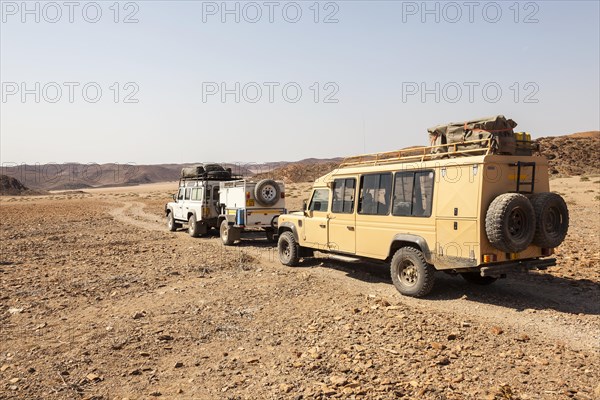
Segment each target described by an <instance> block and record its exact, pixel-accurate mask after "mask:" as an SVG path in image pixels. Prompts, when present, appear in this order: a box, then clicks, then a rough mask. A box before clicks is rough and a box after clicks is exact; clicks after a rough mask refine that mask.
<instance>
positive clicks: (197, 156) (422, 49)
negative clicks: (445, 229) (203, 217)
mask: <svg viewBox="0 0 600 400" xmlns="http://www.w3.org/2000/svg"><path fill="white" fill-rule="evenodd" d="M88 3H89V2H81V3H79V7H78V8H75V9H74V14H73V18H74V22H73V23H70V22H69V15H68V11H69V10H68V9H67V8H66V7H64V6H61V7H62V9H61V12H62V17H61V19H59V20H58V22H56V23H51V22H49V20H52V19H54V18H55V16H56V10H55V9H52V7H50V6H47V5H46V4H47V3H44V2H40V3H38V4H39V5H38V7H39V10H40V11H39V17H40V22H39V23H36V22H35V21H34V18H35V15H34V14H25V15H23V13H22V9H21V2H20V1H19V2H6V1H2V24H1V29H0V34H1V38H0V45H1V51H0V79H1V81H2V85H3V87H2V89H3V93H2V95H3V98H2V103H1V105H0V106H1V110H0V111H1V116H0V117H1V118H0V119H1V122H0V129H1V150H0V158H1V161H2V162H3V163H7V162H16V163H21V162H28V163H35V162H39V163H46V162H57V163H62V162H68V161H77V162H120V163H125V162H135V163H168V162H196V161H206V160H212V161H246V162H250V161H255V162H261V161H279V160H298V159H302V158H307V157H334V156H344V155H351V154H357V153H362V152H364V151H366V152H373V151H385V150H393V149H397V148H401V147H405V146H412V145H425V144H426V143H427V132H426V129H427V128H428V127H430V126H432V125H436V124H439V123H445V122H450V121H460V120H464V119H469V118H474V117H480V116H487V115H492V114H504V115H506V116H508V117H511V118H513V119H514V120H516V121H517V122H518V123H519V128H520V129H522V130H526V131H529V132H531V133H532V134H533V136H534V137H539V136H547V135H560V134H566V133H572V132H576V131H584V130H597V129H599V128H600V116H599V112H600V111H599V110H600V99H599V98H600V94H599V93H600V82H599V76H600V55H599V49H600V43H599V40H600V39H599V38H600V32H599V20H600V11H599V2H598V1H583V2H572V1H570V2H566V1H565V2H562V1H539V2H519V3H517V6H516V7H515V2H514V1H509V2H497V3H493V4H492V2H477V6H476V7H475V8H474V13H473V19H474V21H473V22H470V21H469V15H468V13H469V9H468V8H467V7H465V6H464V5H463V4H464V2H457V3H454V4H458V5H459V6H460V7H461V8H460V10H461V12H462V16H461V17H460V18H458V21H457V22H455V23H451V22H450V20H452V19H456V18H457V17H456V16H457V14H456V8H452V7H451V6H448V5H446V4H447V3H444V2H439V3H435V2H430V3H428V4H427V7H429V8H430V9H434V7H436V4H437V7H438V10H439V11H438V12H437V16H439V18H440V22H436V21H435V17H436V15H435V14H427V15H424V17H426V20H425V22H422V20H421V17H422V15H421V11H422V8H421V7H422V2H393V1H387V2H384V1H372V2H366V1H338V2H329V3H328V2H321V3H319V4H318V7H319V9H320V13H319V21H320V22H319V23H315V22H314V20H313V19H314V17H315V14H314V9H315V7H314V2H313V1H307V2H297V3H294V4H290V3H291V2H275V3H276V4H277V5H276V7H275V8H274V14H273V17H274V22H273V23H271V22H269V16H268V11H269V9H268V7H267V6H264V2H263V1H259V2H257V3H254V4H258V5H259V6H260V7H261V10H262V12H263V15H262V17H261V19H260V20H258V22H256V23H250V22H248V21H246V20H245V19H244V17H246V18H247V19H252V18H254V15H255V14H254V12H255V10H254V9H252V7H251V6H247V5H246V4H247V2H239V3H238V4H239V5H238V7H239V10H240V12H239V15H240V22H239V23H236V22H235V21H234V17H235V15H233V14H232V15H225V17H226V18H227V20H226V21H225V22H224V23H223V22H222V21H221V14H220V13H219V12H217V14H216V15H212V14H209V13H208V12H209V11H211V10H214V9H215V8H214V7H217V8H219V9H220V8H221V6H222V2H216V3H213V2H200V1H174V2H163V1H137V2H130V3H132V4H133V5H127V4H128V3H127V2H122V3H119V9H120V13H119V21H120V22H118V23H115V22H114V21H113V18H114V17H115V15H114V11H113V10H114V6H113V4H114V2H113V1H108V2H98V4H99V5H100V9H101V10H102V16H101V17H100V20H99V22H97V23H90V22H87V21H86V20H85V19H84V18H83V14H82V13H83V11H82V8H83V7H84V6H85V5H86V4H88ZM330 3H331V4H330ZM35 4H36V2H29V3H28V6H29V7H30V8H31V9H34V7H35ZM58 4H59V5H61V4H62V2H58ZM296 4H298V5H299V8H300V9H301V10H302V16H301V17H300V20H299V22H297V23H291V22H287V21H286V20H285V19H284V14H283V7H287V8H286V9H287V14H285V17H286V18H288V19H292V18H294V16H295V12H294V11H295V7H296ZM235 5H236V2H229V3H228V7H230V8H233V7H235ZM496 5H499V8H500V9H501V11H502V15H501V16H500V17H499V21H498V22H496V23H492V22H489V21H491V20H493V19H494V18H496V15H495V11H496V8H497V7H496ZM244 6H245V7H246V8H244ZM15 7H17V8H18V9H15ZM44 7H46V8H44ZM110 7H113V9H111V8H110ZM135 7H137V11H136V8H135ZM311 7H312V8H311ZM484 9H485V10H486V13H484V11H483V10H484ZM516 9H518V10H519V14H518V16H516V15H515V10H516ZM203 10H204V14H203ZM244 10H245V11H246V14H244ZM134 11H136V12H135V15H134V18H136V19H138V20H139V22H137V23H129V24H126V23H123V22H121V21H122V19H123V18H124V16H125V15H126V14H129V13H131V12H134ZM218 11H220V10H218ZM332 12H333V13H334V14H335V15H334V18H335V19H337V20H338V22H337V23H323V19H324V18H325V16H326V15H327V14H330V13H332ZM86 17H88V18H89V19H93V18H94V17H95V13H94V8H93V7H91V6H88V8H87V14H86ZM22 18H25V22H22ZM203 18H204V19H205V20H206V22H204V21H203ZM515 18H517V20H518V22H515ZM526 19H528V20H531V21H530V23H525V21H524V20H526ZM535 20H537V22H535ZM36 82H39V83H40V90H39V94H40V96H41V98H40V102H39V103H36V102H35V98H34V97H35V95H34V94H29V95H26V96H25V101H24V102H23V101H22V98H21V94H22V93H21V89H22V87H21V84H22V83H24V84H25V86H26V87H27V88H29V89H33V91H35V89H34V88H35V83H36ZM51 82H57V83H58V84H59V85H60V86H61V88H62V97H61V99H60V100H58V101H57V102H56V103H51V102H50V101H48V100H52V98H53V97H54V96H55V94H54V93H55V92H54V90H55V89H53V87H52V85H50V86H47V90H48V91H47V92H46V93H45V95H44V93H43V89H42V88H43V86H44V85H47V84H48V83H51ZM63 82H77V83H79V86H77V87H75V88H74V92H73V93H74V98H73V102H72V103H71V102H69V99H68V87H67V86H64V85H63ZM89 82H95V83H97V85H98V86H99V87H100V88H101V90H102V97H101V98H100V100H99V101H98V102H96V103H91V102H88V101H86V100H85V99H84V98H83V95H82V89H81V88H82V86H83V85H84V84H86V83H89ZM114 82H118V83H119V88H120V89H119V96H118V100H119V101H118V102H117V103H115V102H114V100H113V96H114V94H115V91H114V87H113V86H112V85H113V83H114ZM128 82H133V83H135V85H137V87H138V88H139V92H138V93H137V94H135V96H134V97H133V98H135V99H137V100H139V102H138V103H124V102H123V100H124V97H125V95H126V94H127V93H129V92H131V90H133V88H134V86H129V87H127V88H125V87H124V85H125V84H126V83H128ZM210 82H216V83H217V84H221V82H225V83H226V85H227V87H229V88H234V85H235V82H240V87H243V86H244V85H245V84H247V83H251V82H256V83H258V85H259V86H260V87H261V89H262V92H263V97H262V98H261V100H259V101H258V102H256V103H251V102H250V101H249V100H252V98H253V97H254V93H255V92H254V91H253V90H254V89H252V87H251V86H248V87H247V88H248V90H249V91H248V92H247V93H246V94H247V96H243V95H242V96H241V99H240V102H239V103H236V102H235V101H234V95H233V94H230V95H228V96H227V97H226V98H225V102H224V103H223V102H222V101H221V98H220V95H218V94H217V95H213V96H207V101H206V102H204V101H203V83H204V86H205V88H206V84H207V83H210ZM264 82H277V83H279V86H277V87H275V89H274V98H273V102H272V103H271V102H269V99H268V86H265V85H264ZM290 82H293V83H295V84H296V85H297V86H299V87H300V88H301V89H302V96H301V97H300V99H299V101H298V102H296V103H292V102H290V101H287V100H286V99H285V98H284V96H283V93H282V87H283V85H285V84H286V83H290ZM315 82H317V83H318V85H317V86H318V87H319V88H320V89H319V99H318V100H319V101H318V102H317V103H315V101H314V94H315V93H314V88H315V86H313V84H314V83H315ZM328 82H332V83H333V85H330V86H328V87H327V88H326V87H325V84H327V83H328ZM436 82H439V87H440V91H438V92H439V94H440V101H439V102H436V101H435V94H434V93H430V94H428V95H427V96H426V97H425V99H424V100H425V101H422V99H421V93H420V90H421V85H425V87H427V88H429V89H434V88H435V85H436ZM453 82H454V83H453ZM465 82H473V83H472V84H471V85H473V88H474V91H473V101H472V102H470V101H469V93H468V92H469V87H468V86H466V85H465ZM515 83H516V86H515ZM486 84H487V89H488V92H487V98H486V97H485V96H486V94H485V93H483V89H482V88H483V86H484V85H486ZM15 85H16V86H15ZM467 85H468V84H467ZM444 86H445V87H446V92H445V95H444V93H442V91H443V90H442V89H443V88H444ZM456 86H458V87H460V88H461V90H462V96H461V97H460V98H458V100H457V101H455V102H452V100H456V99H457V95H458V94H457V92H456ZM111 87H113V89H112V90H111ZM311 87H312V88H313V89H311ZM336 87H337V88H338V89H339V91H338V92H337V93H336V94H335V95H334V96H333V98H334V99H337V100H338V102H337V103H325V102H324V101H323V100H324V96H325V95H326V94H327V93H330V92H332V91H333V90H334V89H335V88H336ZM498 87H499V88H500V89H501V90H502V94H501V96H499V97H498V101H497V102H495V103H494V102H492V100H494V97H496V92H495V90H496V88H498ZM415 88H416V90H418V91H419V92H418V93H414V94H411V93H413V92H414V90H415ZM517 88H518V94H519V97H518V99H515V97H514V96H515V94H516V90H517ZM15 90H16V91H17V92H16V93H15V94H11V93H13V92H15ZM403 90H404V91H403ZM407 90H413V92H407ZM288 93H291V95H289V96H290V97H291V96H293V95H294V93H293V91H290V92H288ZM527 95H529V97H528V98H527V100H526V96H527ZM91 96H93V93H92V95H91ZM288 100H289V99H288ZM532 100H533V101H537V102H530V101H532ZM364 137H366V140H364Z"/></svg>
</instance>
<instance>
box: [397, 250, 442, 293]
mask: <svg viewBox="0 0 600 400" xmlns="http://www.w3.org/2000/svg"><path fill="white" fill-rule="evenodd" d="M390 271H391V274H392V282H394V286H395V287H396V289H397V290H398V291H399V292H400V293H402V294H403V295H405V296H412V297H422V296H425V295H427V294H428V293H429V292H431V289H432V288H433V283H434V281H435V268H433V265H431V264H428V263H427V261H426V260H425V256H423V253H422V252H421V251H420V250H418V249H415V248H414V247H402V248H400V249H399V250H398V251H396V253H395V254H394V257H392V262H391V265H390Z"/></svg>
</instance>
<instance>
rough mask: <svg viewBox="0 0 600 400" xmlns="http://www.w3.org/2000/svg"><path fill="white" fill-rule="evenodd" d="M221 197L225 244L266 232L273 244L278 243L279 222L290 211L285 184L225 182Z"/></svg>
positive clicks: (220, 222) (222, 186)
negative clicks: (255, 233)
mask: <svg viewBox="0 0 600 400" xmlns="http://www.w3.org/2000/svg"><path fill="white" fill-rule="evenodd" d="M219 198H220V203H221V207H222V208H221V210H222V213H221V215H220V216H219V220H218V224H219V226H220V233H221V240H222V241H223V244H224V245H226V246H229V245H232V244H234V242H235V241H236V240H239V239H240V238H241V234H242V233H243V232H248V231H264V232H265V233H266V236H267V239H268V240H269V241H271V242H274V241H275V235H276V233H275V231H276V229H277V219H278V218H279V216H280V215H281V214H283V213H285V212H286V209H285V186H284V184H283V182H281V181H274V180H271V179H263V180H261V181H259V182H253V181H249V180H245V179H241V180H235V181H230V182H221V183H220V189H219Z"/></svg>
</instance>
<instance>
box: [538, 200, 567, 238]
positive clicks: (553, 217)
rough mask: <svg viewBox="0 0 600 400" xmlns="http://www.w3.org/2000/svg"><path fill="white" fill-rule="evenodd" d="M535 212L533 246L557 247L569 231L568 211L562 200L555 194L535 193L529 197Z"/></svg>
mask: <svg viewBox="0 0 600 400" xmlns="http://www.w3.org/2000/svg"><path fill="white" fill-rule="evenodd" d="M531 204H532V205H533V209H534V210H535V220H536V224H535V235H534V236H533V244H535V245H538V246H540V247H545V248H549V247H558V245H560V244H561V243H562V242H563V240H565V236H567V230H568V229H569V209H568V208H567V203H565V201H564V199H563V198H562V197H561V196H560V195H559V194H556V193H550V192H544V193H536V194H534V195H533V196H532V197H531Z"/></svg>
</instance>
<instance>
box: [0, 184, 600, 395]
mask: <svg viewBox="0 0 600 400" xmlns="http://www.w3.org/2000/svg"><path fill="white" fill-rule="evenodd" d="M594 181H597V178H592V181H590V182H581V181H580V180H579V178H570V179H565V180H557V181H553V188H554V189H555V190H558V191H564V192H566V193H567V194H566V197H567V200H568V201H569V207H570V210H571V214H572V221H573V226H572V227H571V230H570V232H571V233H570V235H569V238H568V240H567V242H566V243H565V245H563V247H561V249H560V251H559V253H558V257H559V260H560V264H559V265H558V266H557V267H554V268H552V269H551V270H550V271H549V272H546V273H536V274H530V275H524V274H522V275H517V276H512V277H509V278H508V279H506V280H502V281H499V282H497V283H496V284H495V285H493V286H491V287H475V286H471V285H469V284H467V283H466V282H464V281H463V280H461V279H460V278H456V277H451V276H446V275H444V274H439V275H440V276H439V279H438V281H437V283H436V286H435V287H434V291H433V293H432V295H431V296H429V297H428V298H427V299H411V298H405V297H402V296H400V295H399V294H398V293H397V292H396V291H395V289H394V288H393V286H392V285H391V282H390V278H389V272H388V271H387V269H386V268H385V267H382V266H373V265H366V264H347V263H342V262H336V261H333V260H326V259H316V260H310V261H308V262H305V263H304V264H303V265H302V266H301V267H299V268H287V267H283V266H281V265H280V264H279V262H278V261H277V258H276V254H275V252H274V249H273V247H272V246H270V245H268V244H267V243H266V241H264V240H262V238H261V237H257V238H254V239H251V240H248V241H246V242H244V243H243V244H242V246H238V247H235V248H224V247H223V246H221V245H220V242H219V240H218V239H217V238H216V237H212V238H201V239H192V238H190V237H189V236H188V235H187V234H186V233H185V232H176V233H170V232H168V231H167V230H166V228H165V224H164V220H163V218H162V215H161V210H162V205H163V204H164V202H165V201H167V200H166V199H168V195H167V192H165V190H164V188H159V187H153V188H152V189H151V190H149V191H143V190H130V191H121V190H114V191H110V190H109V191H106V190H105V191H95V192H94V191H92V194H91V195H90V194H79V195H77V194H74V195H59V194H56V195H53V196H52V197H51V198H20V199H15V200H13V199H3V200H1V202H0V208H1V210H0V212H1V214H2V225H1V239H2V252H1V257H0V277H1V286H0V289H1V291H0V324H1V325H0V326H1V330H0V336H1V339H2V340H1V341H0V343H2V344H1V348H0V398H22V399H25V398H27V399H30V398H44V399H63V398H64V399H67V398H69V399H70V398H103V399H113V398H117V399H121V398H130V399H134V398H154V397H159V396H160V397H162V398H200V399H212V398H231V399H236V398H324V397H344V398H352V397H356V398H385V399H387V398H397V397H406V398H439V399H444V398H446V399H463V398H469V399H481V398H492V399H493V398H497V399H510V398H522V399H528V398H529V399H538V398H551V399H552V398H566V397H573V398H581V399H593V398H597V397H598V396H600V386H598V383H597V382H598V378H599V376H600V375H599V369H600V362H599V361H600V359H599V351H600V301H599V300H600V286H599V282H600V276H599V275H600V271H599V266H600V265H599V264H600V263H599V261H598V256H599V252H598V251H599V246H598V233H597V232H598V229H597V228H598V226H597V221H598V205H599V204H600V202H599V201H598V200H596V198H595V197H594V196H597V195H598V191H597V189H598V184H597V183H594ZM301 189H304V187H302V188H301ZM586 190H587V191H586ZM590 190H592V192H590ZM296 192H297V193H294V190H288V195H290V200H292V202H298V203H299V202H300V201H301V199H302V196H301V195H300V189H296ZM593 219H595V221H596V223H595V224H594V223H593V222H592V223H590V221H592V220H593Z"/></svg>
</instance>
